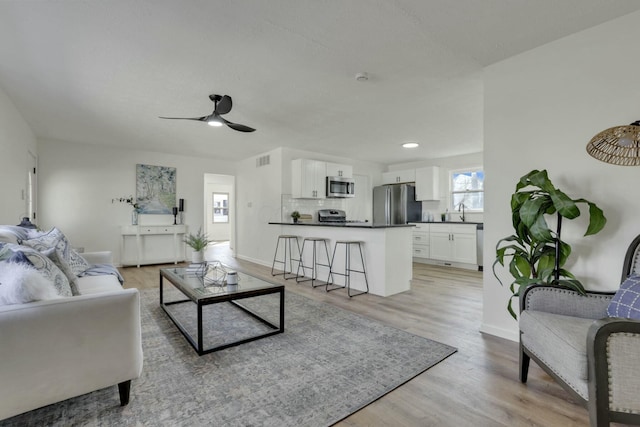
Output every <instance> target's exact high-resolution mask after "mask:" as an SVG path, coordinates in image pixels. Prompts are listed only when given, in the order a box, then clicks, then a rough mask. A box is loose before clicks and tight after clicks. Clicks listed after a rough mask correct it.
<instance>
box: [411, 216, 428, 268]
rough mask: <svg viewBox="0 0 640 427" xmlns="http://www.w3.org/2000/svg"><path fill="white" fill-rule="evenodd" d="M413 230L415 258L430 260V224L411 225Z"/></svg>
mask: <svg viewBox="0 0 640 427" xmlns="http://www.w3.org/2000/svg"><path fill="white" fill-rule="evenodd" d="M411 224H413V225H415V227H414V228H413V257H414V258H425V259H426V258H429V252H430V251H429V224H423V223H419V222H416V223H411Z"/></svg>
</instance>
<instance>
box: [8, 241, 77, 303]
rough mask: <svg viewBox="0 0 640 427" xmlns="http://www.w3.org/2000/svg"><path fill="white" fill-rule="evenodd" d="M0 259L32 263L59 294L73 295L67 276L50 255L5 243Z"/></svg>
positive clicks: (64, 295)
mask: <svg viewBox="0 0 640 427" xmlns="http://www.w3.org/2000/svg"><path fill="white" fill-rule="evenodd" d="M0 259H4V260H6V261H9V262H16V263H22V264H28V265H31V266H32V267H34V268H35V269H36V270H38V272H39V273H40V274H42V275H43V276H44V277H45V278H47V279H48V280H49V281H51V283H53V286H54V287H55V289H56V291H57V292H58V295H60V296H63V297H70V296H72V295H73V293H72V292H71V285H69V279H67V276H65V275H64V273H63V272H62V271H60V269H59V268H58V267H57V266H56V265H55V264H54V262H53V261H51V260H50V259H49V257H47V256H46V255H44V254H42V253H40V252H39V251H37V250H35V249H33V248H30V247H27V246H22V245H16V244H13V243H5V244H3V246H2V248H1V252H0Z"/></svg>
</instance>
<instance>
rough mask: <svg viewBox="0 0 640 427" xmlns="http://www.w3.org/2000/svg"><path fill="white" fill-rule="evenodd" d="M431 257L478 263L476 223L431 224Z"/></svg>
mask: <svg viewBox="0 0 640 427" xmlns="http://www.w3.org/2000/svg"><path fill="white" fill-rule="evenodd" d="M429 252H430V253H429V258H431V259H434V260H439V261H450V262H460V263H465V264H477V262H478V255H477V247H476V225H475V224H468V225H467V224H431V226H430V232H429Z"/></svg>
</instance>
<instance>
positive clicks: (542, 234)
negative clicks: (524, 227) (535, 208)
mask: <svg viewBox="0 0 640 427" xmlns="http://www.w3.org/2000/svg"><path fill="white" fill-rule="evenodd" d="M529 231H530V232H531V235H532V236H533V238H534V239H536V240H539V241H542V242H551V241H553V236H551V230H549V226H548V225H547V221H546V220H545V219H544V216H543V215H540V216H538V217H537V218H536V222H534V223H533V224H532V225H531V227H529Z"/></svg>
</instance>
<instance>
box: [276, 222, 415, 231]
mask: <svg viewBox="0 0 640 427" xmlns="http://www.w3.org/2000/svg"><path fill="white" fill-rule="evenodd" d="M269 224H272V225H295V226H300V225H307V226H311V227H342V228H376V229H378V228H401V227H415V226H414V225H412V224H394V225H374V224H372V223H370V222H347V223H337V224H336V223H331V222H297V223H295V224H294V223H293V222H270V223H269Z"/></svg>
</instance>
